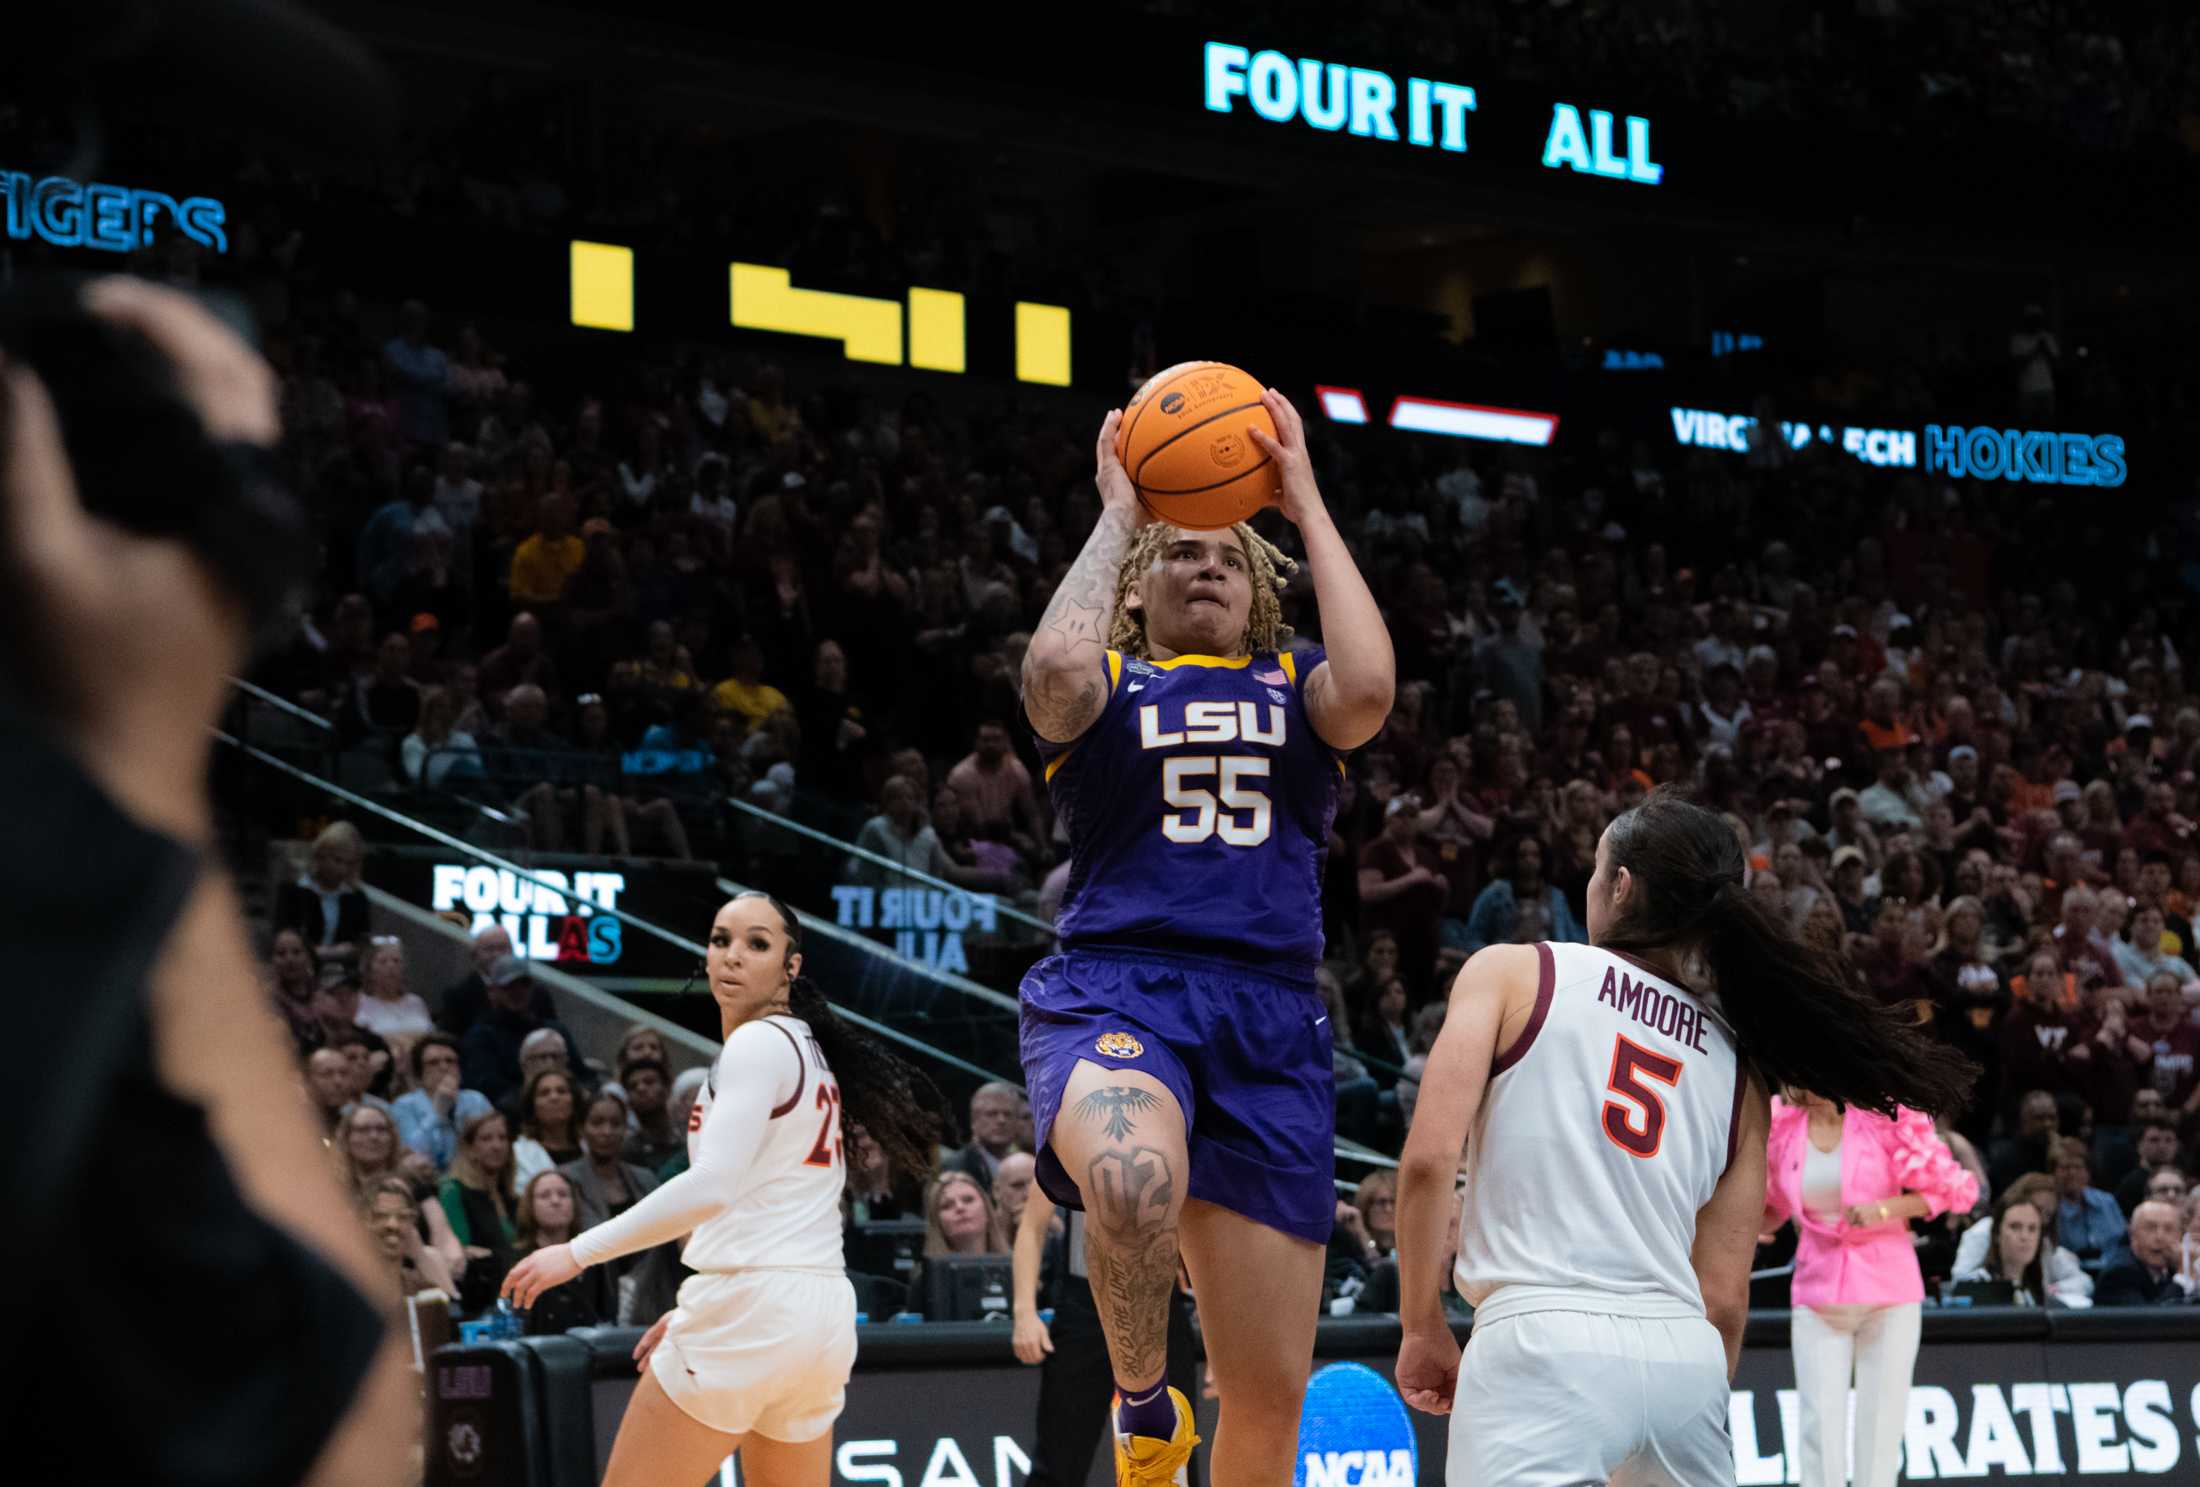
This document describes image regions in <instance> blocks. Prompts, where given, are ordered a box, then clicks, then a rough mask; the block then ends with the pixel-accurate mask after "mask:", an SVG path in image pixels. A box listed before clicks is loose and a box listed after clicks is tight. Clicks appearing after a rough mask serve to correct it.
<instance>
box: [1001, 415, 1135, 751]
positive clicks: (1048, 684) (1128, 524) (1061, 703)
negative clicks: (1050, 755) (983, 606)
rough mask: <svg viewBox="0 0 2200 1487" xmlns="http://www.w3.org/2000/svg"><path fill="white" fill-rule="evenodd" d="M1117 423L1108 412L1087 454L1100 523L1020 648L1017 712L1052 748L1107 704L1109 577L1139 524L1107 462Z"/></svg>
mask: <svg viewBox="0 0 2200 1487" xmlns="http://www.w3.org/2000/svg"><path fill="white" fill-rule="evenodd" d="M1122 420H1123V415H1122V413H1121V412H1114V413H1110V414H1109V415H1108V416H1107V417H1106V418H1105V419H1103V420H1102V421H1101V424H1100V440H1099V447H1098V448H1097V449H1096V450H1095V451H1094V463H1095V465H1096V470H1095V473H1094V476H1093V483H1094V484H1095V485H1097V486H1098V487H1099V488H1100V520H1099V521H1097V522H1095V523H1094V524H1093V528H1092V535H1091V536H1090V537H1087V538H1086V539H1085V546H1084V550H1083V551H1082V552H1080V553H1078V554H1077V561H1076V562H1074V563H1072V564H1071V565H1070V570H1069V572H1068V574H1067V575H1065V576H1064V577H1063V579H1062V584H1061V587H1059V588H1057V589H1056V590H1055V591H1054V597H1053V598H1052V599H1051V600H1049V601H1048V603H1047V610H1046V613H1045V614H1044V615H1042V616H1040V618H1039V628H1038V629H1036V630H1034V631H1033V632H1032V636H1031V644H1030V645H1029V646H1027V647H1025V649H1024V671H1023V689H1024V713H1025V715H1026V716H1028V717H1029V718H1030V719H1031V726H1032V727H1034V728H1036V729H1037V730H1038V731H1039V735H1040V737H1042V738H1045V739H1047V740H1049V741H1050V742H1053V743H1068V742H1069V741H1070V740H1072V739H1074V738H1076V737H1077V736H1078V735H1079V734H1081V733H1083V732H1084V731H1085V730H1086V729H1087V728H1090V727H1091V726H1092V723H1093V719H1095V718H1097V717H1099V716H1100V709H1101V708H1102V707H1103V706H1105V705H1106V703H1107V700H1108V696H1107V672H1106V669H1105V668H1106V659H1105V658H1106V655H1107V649H1108V627H1109V625H1110V623H1111V622H1112V621H1113V620H1114V618H1115V584H1116V578H1117V575H1118V574H1119V573H1120V572H1121V571H1122V567H1123V555H1124V554H1125V553H1127V552H1129V551H1130V546H1131V539H1132V538H1134V537H1135V536H1137V534H1138V529H1139V528H1140V527H1142V526H1144V525H1145V524H1146V520H1147V518H1146V514H1145V509H1144V508H1143V507H1141V506H1140V505H1139V504H1138V492H1137V491H1136V490H1135V489H1133V488H1132V486H1131V479H1130V476H1129V475H1128V474H1126V473H1124V470H1123V462H1122V461H1121V460H1119V459H1117V458H1116V457H1115V430H1116V426H1117V425H1118V424H1120V423H1121V422H1122Z"/></svg>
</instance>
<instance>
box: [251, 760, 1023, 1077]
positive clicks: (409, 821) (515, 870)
mask: <svg viewBox="0 0 2200 1487" xmlns="http://www.w3.org/2000/svg"><path fill="white" fill-rule="evenodd" d="M214 737H215V738H216V739H217V740H218V741H220V742H222V743H224V744H227V745H229V746H230V747H231V748H234V749H236V750H237V751H238V752H239V753H241V754H242V755H243V756H244V757H246V758H248V759H251V760H253V761H255V762H257V763H259V764H263V765H265V766H267V767H268V768H270V769H273V770H277V771H279V772H281V773H282V774H284V775H287V776H288V777H290V778H291V779H293V780H296V781H298V782H299V783H301V784H305V785H309V786H311V787H313V788H315V789H317V790H320V791H323V792H324V793H326V794H327V795H329V796H330V797H332V798H333V799H336V800H339V801H342V802H343V803H344V804H346V805H348V806H351V807H353V808H354V809H357V810H362V811H365V812H367V813H368V814H370V815H373V816H376V817H378V818H380V819H381V820H384V821H387V822H389V823H390V824H392V825H394V826H397V827H400V828H402V829H404V830H406V831H410V832H412V833H414V834H415V835H417V836H421V837H424V838H426V839H427V840H429V841H432V842H435V843H437V844H438V845H439V846H443V847H448V848H450V849H451V850H452V851H454V852H460V853H463V854H465V855H466V856H468V857H471V858H473V859H474V860H475V861H477V862H481V863H483V864H485V865H487V866H490V867H494V868H496V869H498V870H499V871H501V872H508V873H510V874H512V876H513V877H514V878H516V879H518V880H519V881H521V882H524V883H528V884H532V885H533V886H535V887H537V888H540V889H542V890H544V891H545V892H549V893H555V894H560V895H563V894H564V893H566V892H568V891H570V890H569V885H567V884H565V883H562V882H558V881H555V880H553V879H549V878H545V877H542V876H539V875H538V874H536V873H534V872H533V871H531V870H530V869H528V868H525V867H522V866H520V865H519V864H518V863H516V862H513V861H510V860H509V859H507V858H504V857H501V856H498V855H497V854H496V853H494V852H491V851H489V850H487V849H486V848H483V847H478V846H476V845H474V844H473V843H472V842H469V841H466V840H464V839H463V838H460V837H456V836H453V835H451V834H450V833H449V832H447V831H441V830H438V829H437V828H435V827H433V826H430V825H428V824H427V823H426V822H424V821H418V820H415V819H413V818H412V817H410V816H407V815H405V814H404V813H403V812H402V811H398V810H394V809H392V808H391V807H389V806H386V805H383V804H382V803H381V802H379V801H376V800H370V799H369V798H367V797H366V796H364V795H361V794H359V793H357V792H356V791H352V790H347V789H345V788H344V787H343V786H341V785H338V784H336V783H334V782H333V781H330V780H324V779H320V778H319V777H317V776H315V775H313V774H312V773H310V772H309V771H307V770H303V769H300V768H299V767H298V766H297V765H294V764H292V763H290V762H289V761H287V760H284V759H280V758H277V757H276V756H275V755H273V754H270V753H268V752H267V751H266V750H265V749H261V748H258V747H255V746H254V745H251V744H248V743H245V742H244V741H242V740H241V739H239V738H237V737H236V736H235V735H233V734H229V733H225V732H222V731H221V730H219V729H217V730H215V733H214ZM593 907H594V912H596V913H598V914H605V915H609V916H610V917H612V918H615V919H617V920H618V921H619V922H620V923H621V924H623V925H626V926H628V927H630V928H632V929H634V930H636V931H638V932H639V933H641V934H645V935H648V936H650V937H652V938H654V939H657V940H659V941H661V942H663V943H665V944H668V945H671V946H673V947H674V948H676V949H679V950H682V951H684V952H686V953H687V954H689V955H692V956H694V957H695V958H696V959H697V960H698V961H700V960H701V959H702V958H703V956H704V953H705V952H704V949H703V946H702V945H701V944H699V943H697V942H696V941H694V940H691V939H688V938H686V937H685V936H683V935H678V934H675V933H673V932H672V931H671V930H668V929H665V928H663V927H662V926H660V925H657V924H653V923H651V922H650V921H649V920H647V919H644V918H642V917H641V916H639V915H637V914H632V913H629V912H627V911H626V910H624V909H620V908H617V907H606V906H601V905H597V906H593ZM797 912H798V913H799V912H800V911H797ZM803 918H804V929H805V930H806V931H809V930H815V931H816V932H818V933H819V934H822V935H824V936H825V937H826V938H837V939H843V940H851V941H854V942H856V943H857V944H860V945H862V946H863V947H864V948H865V949H867V950H870V951H873V952H875V953H877V954H879V955H881V956H889V957H890V952H888V951H887V950H885V949H884V948H883V947H881V946H876V945H872V944H871V943H870V942H869V941H868V940H862V939H861V938H860V937H858V936H852V935H849V934H847V932H846V931H844V930H842V929H841V928H840V927H839V926H838V925H832V924H826V923H823V922H822V921H818V920H816V919H815V918H814V916H808V915H804V916H803ZM836 1010H837V1011H838V1012H839V1013H840V1015H841V1016H843V1017H845V1018H847V1019H848V1020H849V1021H850V1022H853V1023H854V1024H855V1025H856V1026H858V1027H861V1028H864V1029H866V1030H867V1031H869V1032H872V1033H875V1034H877V1035H878V1036H880V1037H882V1038H886V1039H889V1040H890V1041H892V1042H895V1043H898V1044H900V1045H901V1046H903V1047H905V1048H908V1049H910V1050H912V1051H913V1052H916V1053H920V1054H922V1055H924V1056H925V1057H927V1058H930V1059H934V1060H936V1061H938V1062H940V1063H944V1064H947V1065H948V1066H950V1067H952V1068H956V1069H959V1070H961V1071H962V1072H964V1073H966V1074H974V1075H976V1076H978V1077H979V1078H981V1079H1002V1078H1005V1077H1006V1076H1005V1075H1002V1074H1001V1073H999V1072H998V1071H996V1070H993V1069H988V1068H985V1067H983V1066H982V1065H979V1064H974V1063H972V1062H970V1061H969V1060H967V1059H963V1058H959V1057H957V1056H956V1055H954V1054H951V1053H949V1052H947V1051H946V1050H944V1049H940V1048H935V1047H933V1046H932V1045H931V1044H929V1043H926V1042H924V1041H923V1040H922V1039H920V1038H915V1037H911V1036H910V1035H909V1034H907V1033H904V1032H902V1031H901V1030H900V1029H898V1028H895V1027H891V1026H889V1025H887V1024H885V1023H882V1022H876V1021H873V1020H872V1019H870V1018H868V1017H865V1016H863V1015H862V1014H861V1013H858V1012H854V1011H850V1010H847V1009H845V1008H840V1009H836ZM1012 1082H1013V1081H1012Z"/></svg>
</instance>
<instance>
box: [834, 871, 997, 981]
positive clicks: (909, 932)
mask: <svg viewBox="0 0 2200 1487" xmlns="http://www.w3.org/2000/svg"><path fill="white" fill-rule="evenodd" d="M833 918H834V922H835V923H837V924H840V925H841V926H842V927H844V928H847V929H890V930H892V931H893V932H894V953H895V954H896V955H899V956H901V957H903V958H904V959H906V960H915V961H921V962H922V963H923V964H925V965H927V966H930V967H931V968H932V969H933V970H935V971H953V972H956V973H957V974H960V973H962V972H965V971H968V970H969V969H970V959H969V957H968V956H966V955H964V954H963V931H964V930H966V929H970V928H972V927H975V928H976V929H977V931H978V932H979V933H980V934H991V933H992V932H993V926H994V925H995V924H997V923H998V922H999V919H1000V900H998V899H997V898H995V897H994V896H993V895H992V894H990V893H962V892H959V891H955V890H950V889H941V888H864V887H859V886H856V885H853V884H842V885H841V886H839V887H837V888H835V889H834V890H833Z"/></svg>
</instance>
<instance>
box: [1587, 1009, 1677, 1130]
mask: <svg viewBox="0 0 2200 1487" xmlns="http://www.w3.org/2000/svg"><path fill="white" fill-rule="evenodd" d="M1645 1079H1654V1080H1656V1081H1657V1082H1658V1083H1660V1084H1662V1085H1664V1086H1666V1087H1667V1088H1668V1089H1671V1088H1674V1087H1676V1086H1678V1085H1679V1084H1680V1082H1681V1061H1680V1060H1679V1059H1677V1058H1668V1057H1667V1056H1666V1055H1664V1054H1662V1053H1653V1052H1651V1051H1650V1050H1649V1049H1647V1048H1645V1047H1643V1046H1642V1045H1641V1044H1640V1043H1637V1042H1635V1041H1634V1040H1633V1039H1631V1038H1629V1037H1628V1036H1627V1035H1626V1034H1625V1033H1622V1034H1620V1035H1619V1036H1618V1037H1617V1038H1615V1039H1614V1040H1613V1042H1612V1077H1611V1078H1610V1079H1607V1080H1606V1081H1605V1082H1604V1087H1605V1088H1606V1089H1607V1090H1610V1091H1611V1092H1612V1093H1613V1094H1615V1095H1619V1096H1621V1097H1622V1098H1624V1099H1625V1100H1626V1101H1627V1102H1628V1103H1627V1104H1625V1105H1623V1104H1621V1103H1620V1102H1619V1100H1606V1101H1605V1102H1604V1134H1605V1135H1606V1136H1607V1137H1609V1138H1610V1140H1611V1142H1612V1144H1613V1145H1615V1146H1617V1147H1619V1149H1620V1150H1622V1151H1624V1152H1626V1153H1627V1154H1628V1155H1629V1156H1634V1157H1642V1158H1645V1159H1647V1158H1650V1157H1654V1156H1656V1155H1657V1154H1658V1148H1659V1146H1661V1145H1662V1144H1663V1143H1664V1141H1665V1101H1663V1100H1661V1099H1659V1098H1658V1092H1657V1091H1656V1090H1654V1089H1652V1088H1650V1086H1649V1085H1647V1084H1645V1083H1643V1080H1645ZM1630 1107H1632V1108H1630Z"/></svg>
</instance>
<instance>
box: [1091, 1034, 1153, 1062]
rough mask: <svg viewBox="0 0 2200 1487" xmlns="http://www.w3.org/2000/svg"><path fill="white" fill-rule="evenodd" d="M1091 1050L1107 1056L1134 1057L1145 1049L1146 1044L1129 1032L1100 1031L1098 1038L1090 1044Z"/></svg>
mask: <svg viewBox="0 0 2200 1487" xmlns="http://www.w3.org/2000/svg"><path fill="white" fill-rule="evenodd" d="M1092 1051H1093V1052H1095V1053H1104V1054H1106V1055H1107V1056H1108V1057H1109V1058H1136V1057H1138V1055H1140V1054H1141V1053H1144V1052H1145V1051H1146V1045H1145V1044H1143V1043H1141V1042H1139V1041H1138V1040H1137V1039H1136V1038H1134V1037H1132V1036H1131V1035H1130V1034H1129V1033H1102V1034H1101V1035H1100V1040H1099V1041H1098V1042H1097V1043H1094V1044H1093V1045H1092Z"/></svg>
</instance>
